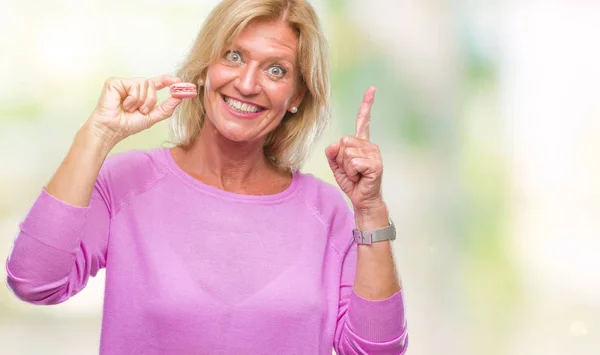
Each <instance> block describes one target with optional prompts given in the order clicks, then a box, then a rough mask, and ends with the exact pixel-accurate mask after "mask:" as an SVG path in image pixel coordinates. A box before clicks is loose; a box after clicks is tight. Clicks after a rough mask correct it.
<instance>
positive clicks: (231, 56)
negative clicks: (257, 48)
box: [225, 51, 242, 63]
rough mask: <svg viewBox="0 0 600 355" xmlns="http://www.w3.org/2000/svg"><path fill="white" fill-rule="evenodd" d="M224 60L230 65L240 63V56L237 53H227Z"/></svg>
mask: <svg viewBox="0 0 600 355" xmlns="http://www.w3.org/2000/svg"><path fill="white" fill-rule="evenodd" d="M225 59H227V60H228V61H230V62H232V63H239V62H241V61H242V55H241V54H240V53H239V52H235V51H233V52H232V51H227V53H225Z"/></svg>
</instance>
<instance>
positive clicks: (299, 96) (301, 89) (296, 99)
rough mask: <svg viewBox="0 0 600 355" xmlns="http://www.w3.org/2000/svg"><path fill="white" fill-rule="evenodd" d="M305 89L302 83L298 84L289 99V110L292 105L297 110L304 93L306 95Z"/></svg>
mask: <svg viewBox="0 0 600 355" xmlns="http://www.w3.org/2000/svg"><path fill="white" fill-rule="evenodd" d="M306 90H307V89H306V86H305V85H304V84H300V85H299V87H298V90H297V92H296V95H294V98H293V99H292V101H291V105H290V107H289V108H288V111H291V108H292V107H295V108H296V111H297V110H298V107H300V104H301V103H302V100H303V99H304V95H306ZM293 113H295V112H293Z"/></svg>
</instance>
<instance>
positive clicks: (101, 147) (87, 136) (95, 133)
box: [75, 121, 120, 158]
mask: <svg viewBox="0 0 600 355" xmlns="http://www.w3.org/2000/svg"><path fill="white" fill-rule="evenodd" d="M119 141H120V139H119V137H118V136H117V134H115V133H114V132H109V131H108V130H107V129H103V128H101V127H98V126H97V125H96V124H94V123H93V122H89V121H88V122H86V123H85V124H84V125H83V126H82V127H81V128H80V129H79V131H77V134H76V135H75V144H76V145H78V146H80V147H84V148H86V149H88V150H93V151H95V152H96V153H97V154H98V155H100V156H103V157H104V158H106V157H107V156H108V154H109V153H110V151H111V150H112V149H113V148H114V147H115V145H117V143H119Z"/></svg>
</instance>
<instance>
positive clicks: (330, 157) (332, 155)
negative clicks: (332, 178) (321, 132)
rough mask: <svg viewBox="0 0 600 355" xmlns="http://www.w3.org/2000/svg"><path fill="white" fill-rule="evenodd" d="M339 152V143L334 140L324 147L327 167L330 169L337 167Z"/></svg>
mask: <svg viewBox="0 0 600 355" xmlns="http://www.w3.org/2000/svg"><path fill="white" fill-rule="evenodd" d="M339 152H340V143H338V142H336V143H333V144H331V145H329V146H328V147H327V148H325V156H326V157H327V162H329V167H330V168H331V170H333V171H335V170H337V168H338V163H337V160H336V158H337V156H338V154H339Z"/></svg>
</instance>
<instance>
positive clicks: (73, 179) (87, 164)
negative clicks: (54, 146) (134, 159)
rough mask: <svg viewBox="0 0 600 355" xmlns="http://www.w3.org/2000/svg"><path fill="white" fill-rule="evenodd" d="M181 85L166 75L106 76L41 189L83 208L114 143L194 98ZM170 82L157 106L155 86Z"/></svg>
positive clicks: (189, 89) (192, 89)
mask: <svg viewBox="0 0 600 355" xmlns="http://www.w3.org/2000/svg"><path fill="white" fill-rule="evenodd" d="M180 83H181V79H179V78H177V77H174V76H170V75H161V76H159V77H156V78H153V79H145V78H135V79H121V78H110V79H108V80H106V83H105V84H104V88H103V90H102V94H101V95H100V99H99V100H98V103H97V105H96V108H95V109H94V111H93V112H92V114H91V116H90V117H89V118H88V120H87V121H86V122H85V124H84V125H83V126H82V127H81V128H80V129H79V131H78V132H77V134H76V135H75V139H74V140H73V143H72V145H71V148H70V149H69V152H68V153H67V156H66V157H65V158H64V160H63V162H62V164H61V165H60V166H59V167H58V170H57V171H56V173H55V174H54V176H53V177H52V179H51V180H50V182H49V183H48V185H46V192H47V193H48V194H50V195H52V196H54V197H55V198H57V199H59V200H61V201H64V202H65V203H67V204H70V205H73V206H80V207H85V206H88V205H89V202H90V198H91V195H92V191H93V189H94V184H95V183H96V179H97V177H98V173H99V172H100V169H101V167H102V165H103V164H104V160H105V159H106V157H107V156H108V154H109V153H110V151H111V150H112V149H113V148H114V146H115V145H116V144H117V143H119V142H120V141H122V140H123V139H125V138H127V137H129V136H131V135H133V134H136V133H138V132H141V131H143V130H145V129H147V128H150V127H151V126H152V125H154V124H155V123H157V122H160V121H162V120H164V119H167V118H169V117H171V115H173V112H174V111H175V108H176V107H177V105H179V104H180V103H181V100H182V99H183V98H191V97H195V96H196V95H195V94H194V93H195V85H193V84H189V83H185V84H184V83H181V84H180ZM173 84H176V85H175V87H173V88H171V97H169V98H168V99H167V100H165V101H164V102H163V103H162V104H160V105H158V106H157V105H156V103H157V97H156V92H157V90H161V89H163V88H166V87H170V86H172V85H173ZM175 88H179V89H181V90H182V91H178V90H174V89H175ZM184 89H185V91H183V90H184Z"/></svg>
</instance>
